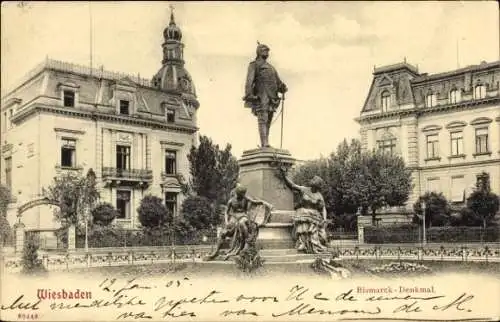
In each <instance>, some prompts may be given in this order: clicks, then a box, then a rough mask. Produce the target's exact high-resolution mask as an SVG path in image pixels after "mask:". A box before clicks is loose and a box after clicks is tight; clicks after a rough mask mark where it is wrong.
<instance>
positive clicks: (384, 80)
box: [378, 74, 394, 86]
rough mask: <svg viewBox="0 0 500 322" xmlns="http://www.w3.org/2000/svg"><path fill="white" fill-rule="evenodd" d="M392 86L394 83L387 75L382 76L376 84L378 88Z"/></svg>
mask: <svg viewBox="0 0 500 322" xmlns="http://www.w3.org/2000/svg"><path fill="white" fill-rule="evenodd" d="M393 84H394V81H393V80H392V78H390V77H389V75H387V74H384V75H382V77H381V78H380V81H379V83H378V85H379V86H392V85H393Z"/></svg>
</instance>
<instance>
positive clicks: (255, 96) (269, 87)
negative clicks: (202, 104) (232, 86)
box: [243, 44, 288, 147]
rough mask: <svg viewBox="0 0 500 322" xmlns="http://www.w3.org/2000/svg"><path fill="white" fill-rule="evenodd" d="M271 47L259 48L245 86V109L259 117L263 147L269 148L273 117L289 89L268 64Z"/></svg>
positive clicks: (261, 45)
mask: <svg viewBox="0 0 500 322" xmlns="http://www.w3.org/2000/svg"><path fill="white" fill-rule="evenodd" d="M268 57H269V47H268V46H266V45H263V44H259V45H258V46H257V58H256V59H255V60H254V61H252V62H251V63H250V65H249V66H248V73H247V80H246V84H245V97H243V100H244V101H245V107H249V108H251V109H252V113H253V114H254V115H255V116H257V120H258V126H259V135H260V143H261V147H269V146H270V145H269V129H270V127H271V121H272V119H273V115H274V113H275V112H276V109H277V108H278V106H279V104H280V101H281V98H280V97H279V96H278V93H282V94H284V93H285V92H286V91H287V90H288V89H287V87H286V85H285V84H284V83H283V82H282V81H281V79H280V78H279V76H278V73H277V72H276V70H275V69H274V67H273V66H272V65H271V64H269V63H268V62H267V58H268Z"/></svg>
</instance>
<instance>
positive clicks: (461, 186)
mask: <svg viewBox="0 0 500 322" xmlns="http://www.w3.org/2000/svg"><path fill="white" fill-rule="evenodd" d="M464 200H465V178H464V177H463V176H457V177H451V202H464Z"/></svg>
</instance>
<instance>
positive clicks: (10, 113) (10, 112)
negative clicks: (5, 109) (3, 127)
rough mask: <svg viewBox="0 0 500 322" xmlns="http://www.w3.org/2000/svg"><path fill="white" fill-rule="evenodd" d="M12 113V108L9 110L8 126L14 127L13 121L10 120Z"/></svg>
mask: <svg viewBox="0 0 500 322" xmlns="http://www.w3.org/2000/svg"><path fill="white" fill-rule="evenodd" d="M13 115H14V111H13V110H12V109H10V110H9V128H10V129H11V128H13V127H14V123H13V122H12V116H13Z"/></svg>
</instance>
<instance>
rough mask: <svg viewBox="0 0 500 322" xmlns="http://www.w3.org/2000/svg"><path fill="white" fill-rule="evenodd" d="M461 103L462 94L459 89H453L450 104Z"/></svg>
mask: <svg viewBox="0 0 500 322" xmlns="http://www.w3.org/2000/svg"><path fill="white" fill-rule="evenodd" d="M458 102H460V92H459V91H458V89H452V90H451V91H450V104H456V103H458Z"/></svg>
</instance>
